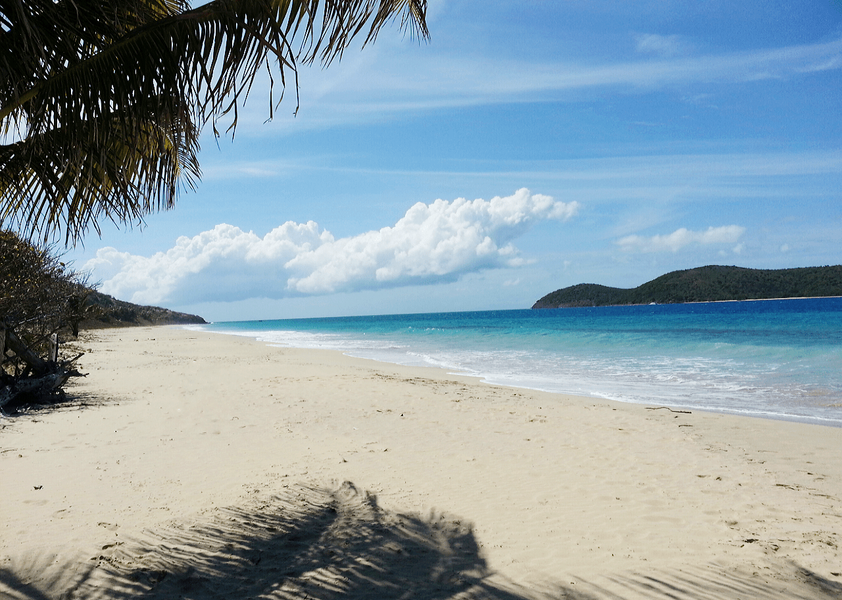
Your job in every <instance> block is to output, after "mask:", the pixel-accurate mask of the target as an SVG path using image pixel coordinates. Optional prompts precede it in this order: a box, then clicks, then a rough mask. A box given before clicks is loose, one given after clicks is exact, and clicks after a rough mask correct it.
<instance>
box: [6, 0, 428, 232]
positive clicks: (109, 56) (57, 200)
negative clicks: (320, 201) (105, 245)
mask: <svg viewBox="0 0 842 600" xmlns="http://www.w3.org/2000/svg"><path fill="white" fill-rule="evenodd" d="M20 4H21V2H20V1H18V2H15V1H14V0H0V10H2V11H3V12H2V13H0V17H2V18H0V27H2V29H3V31H2V33H0V102H2V108H0V119H2V123H3V127H4V130H5V131H7V132H9V131H14V130H15V128H17V130H18V132H19V137H20V138H22V139H20V140H19V141H17V142H15V143H12V144H9V145H7V146H3V147H0V225H2V224H5V223H15V224H16V225H17V226H18V227H20V228H23V229H24V230H25V231H26V232H28V233H30V234H33V233H38V234H41V235H43V236H45V237H47V236H49V235H50V234H51V233H54V232H55V231H61V230H63V231H64V232H65V236H66V241H67V242H68V243H72V242H75V241H77V240H78V239H79V238H80V237H81V235H83V234H84V233H85V231H87V229H88V228H89V227H91V226H93V227H94V228H95V229H96V230H97V231H98V225H97V223H98V221H99V220H100V219H102V218H107V219H110V220H112V221H114V222H115V223H117V224H129V223H134V222H139V221H140V220H141V219H142V218H143V215H145V214H148V213H149V212H152V211H153V210H160V209H162V208H169V207H171V206H172V205H173V203H174V202H175V199H176V197H177V194H178V192H179V182H180V181H181V178H182V177H185V176H186V177H187V185H188V186H189V185H192V183H193V182H194V181H195V180H196V179H197V178H198V177H199V171H198V164H197V161H196V154H197V152H198V143H197V139H198V134H199V131H200V129H201V127H202V126H203V125H204V124H205V123H207V122H210V123H211V124H212V126H213V128H214V131H215V132H218V130H217V124H218V121H219V120H220V119H221V118H223V117H226V116H227V118H229V119H230V124H229V126H228V129H229V130H230V131H231V133H232V135H233V132H234V130H235V129H236V125H237V113H238V108H239V106H241V105H242V103H243V102H245V101H246V99H247V97H248V94H249V92H250V91H251V87H252V84H253V82H254V80H255V77H256V76H257V74H258V73H259V72H260V71H261V70H262V69H264V68H266V69H268V70H269V72H270V75H272V81H273V82H274V81H275V79H276V78H277V79H278V80H280V82H281V85H282V87H284V88H285V87H286V77H287V73H289V72H292V74H293V75H294V74H295V72H296V69H297V67H298V65H299V64H310V63H313V62H315V61H319V62H321V63H322V64H324V65H329V64H330V63H331V62H332V61H334V60H335V59H337V58H340V57H341V55H342V53H343V51H344V50H345V49H346V48H347V47H348V46H349V45H350V44H351V42H352V41H353V40H354V39H355V38H357V37H358V36H360V35H361V34H362V33H363V32H366V33H365V38H364V40H363V45H365V44H368V43H371V42H372V41H374V40H375V39H376V37H377V34H378V33H379V31H380V30H381V29H382V28H383V26H384V25H386V24H387V23H389V22H390V21H391V20H393V19H396V18H398V17H400V19H401V27H402V28H404V29H405V30H409V32H410V34H411V35H418V36H420V37H427V35H428V33H427V30H426V25H425V23H424V13H425V10H426V0H357V1H351V0H309V1H308V0H215V1H213V2H210V3H208V4H206V5H203V6H201V7H198V8H195V9H191V10H188V9H186V6H185V5H184V4H181V3H179V2H173V1H170V0H147V1H143V0H125V1H121V0H110V1H109V2H105V3H96V2H82V1H81V0H75V2H70V1H69V0H62V1H59V2H53V1H52V0H28V1H26V2H23V4H25V5H28V6H30V7H31V11H30V13H29V15H26V14H22V13H21V11H20V10H19V8H18V7H19V5H20ZM112 13H113V15H115V16H113V17H111V16H109V15H111V14H112ZM57 32H59V33H62V34H64V33H66V35H65V37H64V38H62V39H59V40H56V39H55V36H56V33H57ZM59 37H61V36H59ZM15 46H17V47H23V48H26V52H25V54H26V58H25V60H22V61H18V62H16V61H15V60H14V58H13V56H14V47H15ZM273 74H274V75H273ZM295 87H296V90H297V82H296V86H295ZM270 98H271V96H270ZM281 98H283V94H282V95H281ZM279 102H280V100H279ZM274 106H275V105H273V103H272V101H271V100H270V118H271V111H272V109H273V108H274ZM118 159H119V160H118ZM45 169H50V171H49V172H46V171H45Z"/></svg>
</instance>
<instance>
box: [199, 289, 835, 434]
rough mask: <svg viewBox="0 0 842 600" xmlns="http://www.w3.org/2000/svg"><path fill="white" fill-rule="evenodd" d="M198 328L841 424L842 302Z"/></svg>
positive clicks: (503, 379) (524, 381)
mask: <svg viewBox="0 0 842 600" xmlns="http://www.w3.org/2000/svg"><path fill="white" fill-rule="evenodd" d="M191 328H195V329H202V330H205V331H211V332H218V333H223V334H234V335H241V336H247V337H251V338H255V339H257V340H260V341H263V342H265V343H267V344H271V345H275V346H282V347H293V348H321V349H331V350H337V351H340V352H343V353H345V354H348V355H351V356H356V357H361V358H368V359H373V360H377V361H382V362H387V363H396V364H401V365H414V366H431V367H439V368H443V369H446V370H448V371H450V372H452V373H459V374H465V375H471V376H474V377H478V378H480V379H481V380H483V381H485V382H488V383H492V384H499V385H506V386H512V387H519V388H528V389H534V390H543V391H548V392H558V393H564V394H575V395H580V396H589V397H594V398H605V399H610V400H617V401H620V402H632V403H637V404H646V405H648V406H669V407H674V408H678V409H687V410H703V411H714V412H721V413H732V414H739V415H750V416H754V417H765V418H772V419H784V420H793V421H804V422H810V423H818V424H823V425H830V426H835V427H842V298H804V299H785V300H757V301H744V302H711V303H693V304H666V305H648V306H608V307H593V308H560V309H541V310H499V311H483V312H448V313H429V314H406V315H378V316H356V317H333V318H310V319H278V320H264V321H240V322H220V323H212V324H209V325H202V326H191Z"/></svg>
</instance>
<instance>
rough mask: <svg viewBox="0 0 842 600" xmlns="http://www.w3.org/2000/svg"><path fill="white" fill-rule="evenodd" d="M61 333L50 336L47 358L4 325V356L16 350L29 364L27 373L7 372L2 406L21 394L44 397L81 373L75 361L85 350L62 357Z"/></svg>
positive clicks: (0, 390)
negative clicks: (72, 355)
mask: <svg viewBox="0 0 842 600" xmlns="http://www.w3.org/2000/svg"><path fill="white" fill-rule="evenodd" d="M58 345H59V344H58V335H57V334H55V333H53V334H52V335H51V336H50V339H49V345H48V351H47V352H48V357H47V359H46V360H45V359H43V358H41V357H40V356H38V354H37V353H36V352H34V351H33V350H32V349H31V348H29V347H28V346H27V345H26V343H24V342H23V340H21V339H20V337H19V336H18V335H17V334H16V333H15V331H14V329H12V328H11V327H9V326H8V325H7V326H6V327H0V350H2V353H0V358H2V360H3V361H4V362H5V361H6V360H8V359H9V356H8V352H13V353H14V355H15V356H16V357H17V358H18V359H20V360H21V361H22V362H23V363H24V364H25V365H26V369H24V371H23V373H17V372H16V373H15V375H8V374H3V383H2V384H0V409H2V408H3V407H5V406H6V405H7V404H9V403H11V402H13V401H15V400H16V399H18V398H20V397H33V398H43V397H48V396H51V395H53V394H54V393H55V392H56V390H60V389H61V387H62V386H63V385H64V384H65V383H67V380H68V379H70V377H74V376H80V375H81V373H79V372H78V371H77V370H76V369H74V368H73V367H72V365H73V363H74V362H75V361H76V360H77V359H78V358H79V357H80V356H82V355H83V354H84V353H81V354H78V355H77V356H75V357H73V358H72V359H70V360H64V361H59V360H58Z"/></svg>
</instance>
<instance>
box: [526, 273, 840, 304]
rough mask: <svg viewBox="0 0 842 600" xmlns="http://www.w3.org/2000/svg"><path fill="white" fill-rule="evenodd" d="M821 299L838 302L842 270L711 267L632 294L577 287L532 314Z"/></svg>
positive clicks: (562, 291)
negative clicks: (557, 310)
mask: <svg viewBox="0 0 842 600" xmlns="http://www.w3.org/2000/svg"><path fill="white" fill-rule="evenodd" d="M822 296H842V265H836V266H825V267H806V268H798V269H747V268H743V267H726V266H716V265H711V266H706V267H698V268H696V269H687V270H683V271H673V272H672V273H667V274H666V275H662V276H660V277H658V278H657V279H653V280H652V281H649V282H646V283H644V284H643V285H640V286H638V287H636V288H632V289H623V288H615V287H608V286H604V285H597V284H594V283H581V284H579V285H574V286H571V287H566V288H562V289H559V290H556V291H554V292H551V293H549V294H547V295H546V296H544V297H543V298H541V299H540V300H538V301H537V302H536V303H535V304H534V305H533V306H532V308H571V307H583V306H611V305H628V304H651V303H656V304H674V303H682V302H717V301H725V300H761V299H770V298H811V297H822Z"/></svg>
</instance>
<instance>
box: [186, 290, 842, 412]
mask: <svg viewBox="0 0 842 600" xmlns="http://www.w3.org/2000/svg"><path fill="white" fill-rule="evenodd" d="M758 301H763V300H758ZM723 302H730V301H723ZM281 320H283V319H281ZM256 322H264V321H256ZM269 322H271V320H269ZM232 323H243V322H242V321H234V322H232ZM245 323H248V322H247V321H246V322H245ZM206 325H209V326H214V325H216V326H222V327H224V323H208V324H206ZM173 327H182V328H184V329H186V330H188V331H200V332H206V333H213V334H217V335H233V336H237V337H243V338H246V339H252V340H255V341H257V342H259V343H264V344H267V345H269V346H273V347H278V348H290V349H300V350H308V349H314V350H323V349H325V348H313V347H308V346H296V345H290V344H289V343H279V342H276V341H272V340H270V339H267V338H265V337H261V332H259V331H236V330H229V331H216V330H212V329H205V326H203V325H186V326H183V325H173ZM328 350H332V351H336V352H340V353H342V354H343V355H345V356H348V357H352V358H358V359H360V360H371V361H374V362H377V363H382V364H390V365H399V366H404V367H409V368H421V369H424V368H431V369H441V370H443V371H445V372H446V373H448V374H452V375H456V376H463V377H470V378H473V379H476V380H477V381H479V382H481V383H485V384H488V385H494V386H503V387H509V388H513V389H520V390H528V391H533V392H540V393H547V394H560V395H566V396H577V397H581V398H590V399H594V400H605V401H609V402H618V403H621V404H631V405H637V406H641V405H647V404H652V402H655V403H659V404H663V405H665V406H671V407H673V408H677V409H683V410H692V411H702V412H708V413H713V414H726V415H732V416H737V417H746V418H757V419H769V420H773V421H786V422H793V423H803V424H809V425H820V426H824V427H834V428H842V419H839V418H836V419H834V418H828V417H822V416H815V415H811V416H805V415H799V414H793V413H787V412H776V411H774V410H765V411H764V410H760V409H751V408H743V409H734V408H727V407H720V406H714V405H703V404H689V403H681V402H680V401H678V402H670V401H669V398H660V399H658V400H653V401H652V402H649V401H646V400H635V399H631V398H621V397H616V396H612V395H611V394H606V393H600V392H598V391H595V392H591V391H582V390H575V389H564V388H562V387H556V388H555V389H552V388H549V387H541V386H540V385H537V384H536V385H532V384H531V383H530V380H529V379H528V378H523V379H515V380H512V379H510V378H509V376H508V375H507V374H505V373H504V374H499V373H498V374H493V373H492V374H489V373H477V372H470V371H468V370H462V369H460V367H459V366H458V365H456V366H441V365H436V364H430V363H424V362H423V359H418V358H416V359H415V360H412V361H411V360H401V357H399V356H397V355H395V356H391V355H387V354H383V353H376V352H372V351H371V350H367V349H357V350H354V349H350V350H349V349H336V348H329V349H328Z"/></svg>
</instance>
